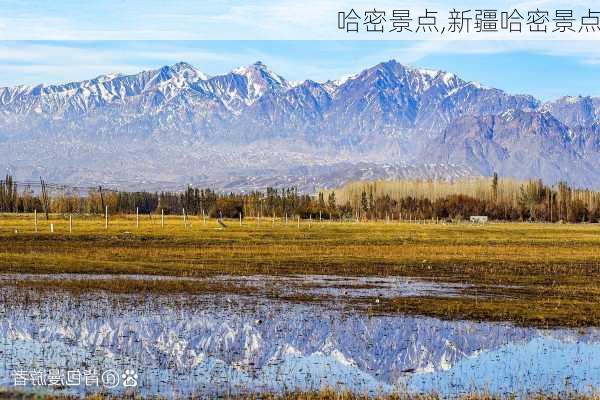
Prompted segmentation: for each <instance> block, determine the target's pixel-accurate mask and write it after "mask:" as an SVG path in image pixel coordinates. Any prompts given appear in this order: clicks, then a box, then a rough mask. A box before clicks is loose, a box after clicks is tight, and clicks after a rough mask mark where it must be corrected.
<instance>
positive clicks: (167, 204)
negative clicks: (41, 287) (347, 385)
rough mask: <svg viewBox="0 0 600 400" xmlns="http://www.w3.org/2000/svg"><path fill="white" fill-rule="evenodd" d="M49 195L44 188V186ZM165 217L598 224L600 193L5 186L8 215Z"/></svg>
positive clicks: (427, 185)
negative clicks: (74, 189)
mask: <svg viewBox="0 0 600 400" xmlns="http://www.w3.org/2000/svg"><path fill="white" fill-rule="evenodd" d="M42 187H44V186H43V184H42ZM105 209H108V211H109V212H110V213H111V214H132V213H136V212H139V213H141V214H152V213H161V212H162V213H165V214H167V215H168V214H177V215H181V214H182V213H185V214H187V215H199V216H207V217H213V218H214V217H218V216H223V217H225V218H239V217H242V218H245V217H259V216H262V217H272V216H273V217H277V218H283V217H284V216H288V217H295V216H298V217H301V218H313V219H318V218H320V219H339V218H345V219H361V220H364V219H367V220H377V219H379V220H382V219H395V220H397V219H406V220H409V219H410V220H426V219H447V220H461V219H468V218H469V216H472V215H486V216H488V217H489V218H490V219H494V220H506V221H547V222H557V221H568V222H598V221H599V219H600V193H599V192H595V191H591V190H581V189H574V188H572V187H569V186H568V185H567V184H565V183H559V184H557V185H554V186H549V185H545V184H544V183H543V182H542V181H541V180H531V181H526V182H520V181H515V180H509V179H499V178H498V176H497V175H496V174H494V176H493V177H490V178H477V179H469V180H463V181H455V182H443V181H406V180H405V181H381V182H354V183H351V184H348V185H346V186H344V187H341V188H338V189H335V190H327V191H320V192H319V193H318V194H316V195H314V196H311V195H308V194H302V193H299V191H298V190H297V189H296V188H294V187H291V188H283V189H277V188H267V189H266V191H264V192H261V191H254V192H251V193H243V194H242V193H220V192H216V191H214V190H211V189H201V188H194V187H191V186H189V187H187V188H186V189H185V190H183V191H181V192H167V191H162V192H149V191H138V192H132V191H104V192H103V191H102V190H101V189H99V190H90V191H89V192H87V193H83V194H80V193H69V192H68V191H64V190H62V191H56V192H50V193H49V192H47V191H46V190H44V191H41V192H40V191H38V192H36V191H35V190H33V189H32V188H31V187H30V186H27V185H25V186H24V187H18V185H17V183H16V182H15V181H14V179H13V178H12V177H11V176H6V178H5V179H3V180H0V212H5V213H11V212H13V213H14V212H23V213H26V212H33V211H34V210H35V211H37V212H46V213H62V214H65V213H80V214H103V213H104V211H105Z"/></svg>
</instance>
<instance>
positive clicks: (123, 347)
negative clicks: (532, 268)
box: [0, 288, 600, 396]
mask: <svg viewBox="0 0 600 400" xmlns="http://www.w3.org/2000/svg"><path fill="white" fill-rule="evenodd" d="M11 291H12V292H11ZM3 296H4V297H3V299H4V301H3V302H2V304H0V318H1V322H0V379H1V381H0V384H1V385H2V386H6V387H12V385H13V383H14V382H13V377H12V376H11V373H13V372H14V371H19V370H31V369H34V368H43V369H50V368H58V369H60V370H67V369H76V368H78V369H90V368H97V369H98V370H107V369H110V368H115V369H117V370H119V371H122V370H125V369H127V368H133V369H135V370H136V372H137V374H138V375H139V384H140V385H139V387H137V388H136V390H137V391H139V392H140V393H141V394H143V395H144V394H161V395H166V396H178V395H186V394H190V393H201V394H205V395H207V394H212V395H214V394H223V393H232V392H233V393H235V392H246V391H257V390H269V391H280V390H285V389H294V388H301V389H318V388H320V387H323V386H333V387H344V388H348V389H351V390H354V391H358V392H371V393H376V392H382V391H386V392H388V391H395V390H399V391H402V392H404V391H406V390H409V391H411V392H428V391H438V392H441V393H443V394H446V395H454V394H460V393H465V392H469V391H471V390H472V389H474V388H479V389H484V388H487V389H488V390H490V391H492V392H494V393H504V392H511V393H515V392H516V393H524V392H527V391H539V390H543V391H554V392H556V391H562V390H564V389H565V388H573V389H576V390H579V391H590V390H591V389H590V388H592V387H600V357H599V356H600V331H598V330H587V331H585V332H576V331H572V330H557V331H542V330H537V329H523V328H515V327H511V326H509V325H505V324H488V323H473V322H464V321H441V320H437V319H432V318H421V317H408V316H375V317H369V316H366V315H364V314H363V313H358V312H354V311H353V310H351V309H348V308H347V307H345V306H343V305H341V304H336V305H331V304H328V305H323V304H298V303H287V302H282V301H276V300H268V299H261V298H255V297H241V296H232V295H210V296H195V297H193V298H190V297H182V296H181V297H180V296H157V297H153V298H143V299H142V298H141V297H139V296H132V295H127V296H116V295H111V296H108V295H102V294H97V295H95V294H90V295H88V296H87V297H85V298H80V297H78V298H73V297H70V296H69V295H66V294H53V295H51V297H50V298H43V299H39V298H36V294H35V293H17V292H16V290H15V289H10V288H8V289H4V293H3ZM16 298H21V299H25V300H23V301H8V300H7V299H13V300H14V299H16ZM55 390H63V391H68V390H70V391H72V392H79V393H80V392H83V391H86V390H90V389H89V388H87V389H86V387H85V386H81V387H73V388H64V389H55ZM115 390H121V389H115Z"/></svg>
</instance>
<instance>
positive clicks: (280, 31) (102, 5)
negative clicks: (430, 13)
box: [0, 0, 600, 100]
mask: <svg viewBox="0 0 600 400" xmlns="http://www.w3.org/2000/svg"><path fill="white" fill-rule="evenodd" d="M398 6H399V3H398V1H397V0H376V1H369V2H368V3H367V2H365V1H364V0H360V1H359V0H303V1H297V0H254V1H247V0H221V1H217V2H215V1H208V0H170V1H168V2H166V1H164V0H160V1H159V0H89V1H82V0H52V1H48V0H0V85H1V86H12V85H16V84H38V83H46V84H52V83H62V82H68V81H76V80H82V79H89V78H93V77H95V76H97V75H100V74H105V73H110V72H122V73H135V72H138V71H140V70H144V69H151V68H158V67H160V66H162V65H166V64H173V63H175V62H178V61H187V62H189V63H191V64H193V65H194V66H196V67H197V68H198V69H200V70H202V71H204V72H205V73H208V74H211V75H215V74H220V73H226V72H228V71H230V70H231V69H233V68H236V67H238V66H240V65H247V64H250V63H253V62H255V61H257V60H261V61H263V62H264V63H266V64H267V65H269V66H270V67H271V68H272V69H273V70H274V71H275V72H277V73H279V74H280V75H283V76H284V77H286V78H287V79H290V80H302V79H306V78H310V79H313V80H317V81H324V80H327V79H337V78H339V77H341V76H343V75H346V74H351V73H355V72H358V71H360V70H362V69H364V68H367V67H370V66H372V65H375V64H377V63H378V62H381V61H385V60H389V59H396V60H398V61H399V62H402V63H404V64H409V65H413V66H417V67H427V68H435V69H443V70H447V71H452V72H455V73H457V74H459V75H460V76H461V77H462V78H463V79H466V80H476V81H479V82H481V83H483V84H486V85H489V86H494V87H498V88H500V89H504V90H507V91H509V92H512V93H530V94H532V95H535V96H536V97H538V98H540V99H542V100H548V99H554V98H556V97H559V96H562V95H577V94H582V95H600V32H597V33H596V34H589V35H585V37H584V38H585V39H586V40H577V41H572V40H569V41H566V40H563V39H565V38H567V39H572V38H571V37H570V36H561V40H548V37H547V36H536V40H531V38H529V37H513V36H510V37H507V36H502V35H499V36H485V38H486V39H487V38H490V39H491V38H494V40H484V41H482V40H475V39H480V38H481V36H478V37H472V36H468V37H465V38H462V39H464V40H451V39H452V38H445V37H440V36H439V35H437V36H435V35H434V37H419V39H421V40H414V39H413V38H412V37H410V36H398V37H396V36H392V35H384V36H381V37H378V39H377V40H372V39H373V37H372V36H360V35H359V36H353V35H347V34H345V33H343V32H341V31H339V30H338V29H337V13H338V12H339V11H347V10H348V9H350V8H356V9H359V10H364V9H365V7H369V8H371V7H373V8H377V9H382V10H388V11H389V10H391V9H395V8H397V7H398ZM401 6H402V7H403V8H408V9H411V10H413V11H414V13H418V12H420V11H422V10H423V9H424V8H428V9H435V10H438V11H439V12H440V15H442V13H443V12H444V10H447V9H449V8H454V7H456V8H459V9H467V8H469V9H478V8H497V9H498V10H509V9H512V8H518V9H520V10H522V11H523V12H524V11H526V10H532V9H545V10H549V11H550V12H552V10H556V9H560V8H565V7H567V8H572V9H573V10H574V11H575V13H576V14H577V13H581V12H582V10H587V8H594V7H596V5H595V4H594V3H592V2H591V0H569V2H568V3H566V2H564V1H561V0H485V1H484V0H403V1H402V2H401ZM598 11H600V5H598ZM414 13H413V15H415V14H414ZM395 38H402V39H403V40H389V39H395ZM355 39H371V40H368V41H367V40H355ZM406 39H411V40H406ZM524 39H527V40H524ZM579 39H581V38H579ZM590 39H594V40H590Z"/></svg>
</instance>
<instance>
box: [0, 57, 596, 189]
mask: <svg viewBox="0 0 600 400" xmlns="http://www.w3.org/2000/svg"><path fill="white" fill-rule="evenodd" d="M599 116H600V100H598V99H593V98H581V97H565V98H562V99H559V100H557V101H555V102H550V103H547V104H541V103H540V102H539V101H538V100H536V99H535V98H533V97H532V96H528V95H512V94H508V93H506V92H503V91H501V90H498V89H494V88H489V87H485V86H483V85H481V84H478V83H476V82H466V81H464V80H462V79H460V78H459V77H458V76H456V75H455V74H453V73H450V72H444V71H434V70H428V69H415V68H411V67H407V66H404V65H402V64H400V63H398V62H396V61H393V60H392V61H388V62H384V63H380V64H378V65H375V66H373V67H371V68H368V69H366V70H364V71H361V72H359V73H356V74H353V75H349V76H346V77H344V78H341V79H338V80H331V81H327V82H323V83H320V82H315V81H311V80H306V81H304V82H300V83H291V82H289V81H287V80H286V79H285V78H283V77H282V76H280V75H278V74H276V73H275V72H273V71H272V70H271V69H269V67H267V66H266V65H265V64H263V63H262V62H260V61H259V62H256V63H255V64H252V65H249V66H245V67H240V68H237V69H234V70H233V71H231V72H229V73H226V74H223V75H217V76H208V75H206V74H204V73H202V72H200V71H199V70H198V69H196V68H194V67H193V66H191V65H189V64H187V63H183V62H181V63H177V64H174V65H171V66H164V67H162V68H160V69H157V70H151V71H143V72H140V73H138V74H134V75H121V74H109V75H102V76H99V77H97V78H95V79H91V80H87V81H82V82H73V83H68V84H64V85H52V86H44V85H39V86H17V87H14V88H1V89H0V143H1V144H2V146H0V160H1V161H0V167H2V168H3V169H5V170H7V172H9V173H13V174H15V175H16V176H17V178H18V179H31V178H37V177H38V176H39V175H42V176H44V177H46V178H47V179H50V180H53V181H60V182H69V183H82V182H84V183H90V184H91V183H104V182H110V183H115V184H118V185H119V186H131V187H138V188H139V187H140V186H145V187H148V188H151V187H154V188H157V187H165V185H166V184H167V183H170V184H171V185H173V186H177V185H181V184H183V183H194V184H198V185H211V186H215V187H217V188H227V189H228V190H236V189H249V188H257V187H259V188H260V187H264V186H262V185H269V184H277V185H298V186H300V188H301V189H303V190H306V191H312V190H314V189H315V188H316V187H323V186H333V185H337V184H340V183H344V182H346V181H348V180H351V179H361V178H371V179H374V178H389V179H393V178H399V177H413V178H414V177H423V178H429V177H442V178H444V177H446V178H456V177H460V176H464V175H488V174H490V173H492V172H494V171H497V172H499V173H501V174H504V175H508V176H515V177H519V178H542V179H544V180H546V181H548V182H550V183H555V182H557V181H559V180H567V181H569V182H570V183H572V184H575V185H578V186H586V187H598V186H600V174H598V173H597V172H598V171H599V168H600V163H599V162H598V161H597V159H598V158H599V157H598V152H599V149H600V146H599V142H600V139H599V137H598V133H597V132H598V121H599ZM530 155H532V157H533V158H527V157H529V156H530ZM523 162H525V165H527V168H523ZM431 165H436V166H437V167H436V168H433V169H432V168H431ZM307 169H308V170H310V173H311V176H310V177H309V179H307V176H306V175H305V173H306V171H307ZM332 170H336V171H337V172H336V174H335V175H334V176H332ZM383 170H385V171H388V172H389V171H396V172H394V173H393V174H391V175H390V174H389V173H382V172H381V171H383ZM377 171H379V172H377ZM236 184H237V186H236ZM258 185H261V186H258Z"/></svg>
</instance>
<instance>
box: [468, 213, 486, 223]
mask: <svg viewBox="0 0 600 400" xmlns="http://www.w3.org/2000/svg"><path fill="white" fill-rule="evenodd" d="M470 220H471V222H472V223H474V224H485V223H487V222H488V217H487V215H471V217H470Z"/></svg>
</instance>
